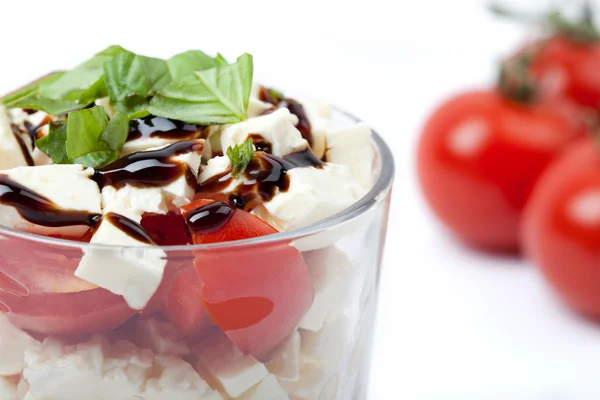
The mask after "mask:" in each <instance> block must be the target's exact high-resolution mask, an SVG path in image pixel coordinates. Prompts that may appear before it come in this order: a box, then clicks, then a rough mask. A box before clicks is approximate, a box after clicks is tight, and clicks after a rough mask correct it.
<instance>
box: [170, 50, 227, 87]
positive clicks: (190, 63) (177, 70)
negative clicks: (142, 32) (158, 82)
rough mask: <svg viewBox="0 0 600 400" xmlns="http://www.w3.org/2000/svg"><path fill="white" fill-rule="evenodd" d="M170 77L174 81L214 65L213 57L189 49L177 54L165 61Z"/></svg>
mask: <svg viewBox="0 0 600 400" xmlns="http://www.w3.org/2000/svg"><path fill="white" fill-rule="evenodd" d="M167 65H168V66H169V71H170V73H171V78H172V80H174V81H177V80H180V79H183V78H185V77H187V76H189V75H191V74H193V73H194V72H196V71H204V70H205V69H210V68H214V67H216V66H217V65H218V64H217V62H216V60H215V59H213V58H212V57H211V56H209V55H207V54H206V53H204V52H202V51H200V50H190V51H186V52H185V53H181V54H177V55H175V56H173V57H171V58H170V59H169V60H168V61H167Z"/></svg>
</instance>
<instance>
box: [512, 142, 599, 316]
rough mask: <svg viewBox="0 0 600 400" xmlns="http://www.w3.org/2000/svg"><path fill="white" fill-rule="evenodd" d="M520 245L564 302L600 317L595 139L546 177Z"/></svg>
mask: <svg viewBox="0 0 600 400" xmlns="http://www.w3.org/2000/svg"><path fill="white" fill-rule="evenodd" d="M523 243H524V248H525V251H526V254H527V255H528V256H529V257H530V258H531V259H532V260H533V262H534V263H535V264H536V265H537V266H538V267H539V268H540V270H541V271H542V272H543V274H544V275H545V277H546V278H547V279H548V281H549V282H550V283H551V285H552V286H553V287H554V289H555V290H556V291H557V292H558V294H559V295H560V296H561V297H562V299H563V300H564V301H565V302H566V303H567V304H569V305H570V306H571V307H572V308H574V309H576V310H578V311H580V312H582V313H584V314H588V315H591V316H594V317H600V148H599V147H598V145H597V144H596V143H594V142H593V140H590V139H586V140H583V141H581V142H580V143H577V144H576V145H574V146H573V147H572V148H570V149H569V150H568V151H567V152H566V153H565V154H564V155H563V156H562V157H560V158H559V159H558V160H556V161H555V162H554V163H552V165H551V166H550V167H549V168H548V170H547V171H546V172H545V173H544V175H543V176H542V178H541V179H540V182H539V184H538V185H537V186H536V189H535V191H534V193H533V195H532V197H531V201H530V203H529V204H528V205H527V208H526V211H525V213H524V223H523Z"/></svg>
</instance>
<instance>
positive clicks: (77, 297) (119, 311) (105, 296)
mask: <svg viewBox="0 0 600 400" xmlns="http://www.w3.org/2000/svg"><path fill="white" fill-rule="evenodd" d="M81 257H82V252H81V250H79V249H76V248H68V247H61V246H55V245H49V244H44V243H38V242H32V241H29V240H23V239H20V238H10V239H7V240H0V312H3V313H6V315H7V316H8V318H9V319H10V320H11V322H12V323H13V324H15V325H16V326H18V327H20V328H23V329H28V330H31V331H33V332H37V333H42V334H62V335H77V334H84V333H95V332H107V331H110V330H111V329H114V328H116V327H117V326H119V325H120V324H122V323H123V322H125V321H126V320H127V319H129V318H130V317H131V316H133V315H134V314H135V311H134V310H132V309H130V308H129V307H128V306H127V303H126V302H125V300H124V299H123V298H122V297H121V296H117V295H115V294H113V293H111V292H109V291H107V290H104V289H101V288H97V287H96V286H94V285H91V284H90V283H88V282H86V281H84V280H81V279H79V278H77V277H75V276H74V275H73V274H74V271H75V269H76V268H77V266H78V265H79V261H80V260H81Z"/></svg>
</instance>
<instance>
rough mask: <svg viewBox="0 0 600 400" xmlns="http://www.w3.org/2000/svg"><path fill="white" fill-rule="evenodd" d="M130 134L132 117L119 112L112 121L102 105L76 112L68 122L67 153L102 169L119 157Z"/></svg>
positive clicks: (88, 164)
mask: <svg viewBox="0 0 600 400" xmlns="http://www.w3.org/2000/svg"><path fill="white" fill-rule="evenodd" d="M128 134H129V119H128V118H127V116H125V115H124V114H122V113H119V112H117V113H116V114H115V115H114V116H113V118H112V119H111V120H110V121H109V120H108V116H107V115H106V111H105V110H104V108H103V107H101V106H96V107H92V108H89V109H85V110H80V111H75V112H72V113H70V114H69V118H68V121H67V138H66V140H67V144H66V149H67V156H68V157H69V159H71V160H73V161H74V162H76V163H79V164H82V165H85V166H87V167H93V168H99V167H102V166H104V165H106V164H108V163H110V162H112V161H114V160H116V159H117V158H118V156H119V154H120V152H121V149H122V148H123V144H124V143H125V141H126V140H127V136H128Z"/></svg>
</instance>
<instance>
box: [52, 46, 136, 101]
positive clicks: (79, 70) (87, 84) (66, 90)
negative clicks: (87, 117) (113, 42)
mask: <svg viewBox="0 0 600 400" xmlns="http://www.w3.org/2000/svg"><path fill="white" fill-rule="evenodd" d="M124 51H126V50H125V49H123V48H122V47H121V46H110V47H109V48H107V49H105V50H104V51H101V52H100V53H98V54H96V55H95V56H94V57H92V58H91V59H89V60H88V61H86V62H84V63H83V64H81V65H79V66H78V67H76V68H75V69H74V70H72V71H69V72H67V73H65V74H64V75H63V76H61V77H60V78H59V79H57V80H56V81H55V82H53V83H51V84H47V85H42V86H41V87H40V95H41V97H47V98H49V99H53V100H66V101H70V102H73V103H81V100H84V97H85V96H84V95H85V94H86V93H87V92H88V90H89V89H90V88H91V87H92V86H95V85H98V84H99V82H98V81H99V80H100V79H101V78H102V75H103V74H104V68H103V66H104V63H105V62H106V61H110V60H112V59H113V58H114V57H115V56H116V55H118V54H120V53H122V52H124Z"/></svg>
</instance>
